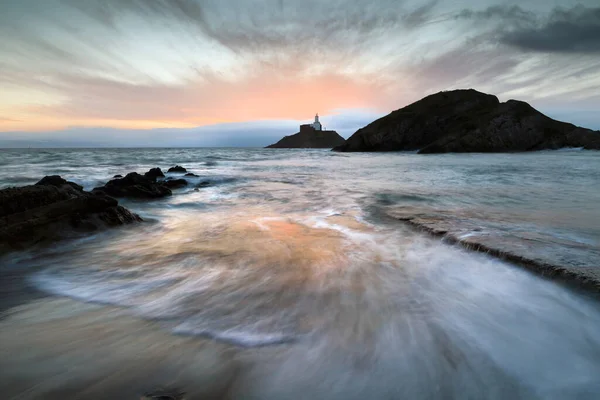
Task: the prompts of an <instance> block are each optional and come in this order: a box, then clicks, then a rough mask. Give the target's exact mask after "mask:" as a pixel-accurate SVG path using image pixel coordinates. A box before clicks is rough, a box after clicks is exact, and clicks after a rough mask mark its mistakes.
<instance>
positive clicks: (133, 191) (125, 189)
mask: <svg viewBox="0 0 600 400" xmlns="http://www.w3.org/2000/svg"><path fill="white" fill-rule="evenodd" d="M93 192H94V193H97V192H102V193H106V194H107V195H109V196H114V197H131V198H136V199H156V198H161V197H165V196H170V195H171V194H172V193H171V189H169V188H168V187H167V186H165V185H164V183H163V182H155V181H154V180H153V179H150V178H147V177H145V176H143V175H140V174H138V173H137V172H131V173H129V174H127V175H126V176H125V177H124V178H120V179H113V180H111V181H109V182H107V183H106V185H104V186H102V187H98V188H95V189H94V190H93Z"/></svg>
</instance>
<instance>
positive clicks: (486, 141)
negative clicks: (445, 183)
mask: <svg viewBox="0 0 600 400" xmlns="http://www.w3.org/2000/svg"><path fill="white" fill-rule="evenodd" d="M563 147H583V148H585V149H596V150H598V149H600V132H596V131H592V130H589V129H584V128H579V127H576V126H575V125H572V124H568V123H564V122H559V121H555V120H553V119H551V118H549V117H547V116H545V115H544V114H542V113H540V112H539V111H537V110H535V109H534V108H533V107H531V106H530V105H529V104H527V103H525V102H521V101H516V100H509V101H508V102H506V103H500V101H499V100H498V98H497V97H496V96H492V95H489V94H484V93H480V92H477V91H475V90H472V89H470V90H454V91H449V92H440V93H437V94H434V95H431V96H428V97H425V98H424V99H422V100H420V101H418V102H416V103H413V104H411V105H409V106H407V107H404V108H402V109H399V110H396V111H394V112H392V113H391V114H389V115H387V116H385V117H383V118H380V119H378V120H377V121H375V122H373V123H371V124H369V125H367V126H366V127H364V128H362V129H359V130H358V131H357V132H356V133H355V134H354V135H352V136H351V137H350V138H349V139H348V140H347V141H346V143H345V144H344V145H341V146H338V147H336V148H334V150H335V151H419V153H424V154H425V153H448V152H456V153H464V152H521V151H534V150H547V149H559V148H563Z"/></svg>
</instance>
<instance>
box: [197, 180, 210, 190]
mask: <svg viewBox="0 0 600 400" xmlns="http://www.w3.org/2000/svg"><path fill="white" fill-rule="evenodd" d="M207 186H210V182H209V181H202V182H200V183H199V184H197V185H196V187H197V188H203V187H207Z"/></svg>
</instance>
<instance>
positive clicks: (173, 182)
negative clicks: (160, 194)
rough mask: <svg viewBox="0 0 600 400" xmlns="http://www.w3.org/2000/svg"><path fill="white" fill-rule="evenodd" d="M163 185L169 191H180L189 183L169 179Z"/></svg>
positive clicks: (183, 180)
mask: <svg viewBox="0 0 600 400" xmlns="http://www.w3.org/2000/svg"><path fill="white" fill-rule="evenodd" d="M163 184H164V185H165V186H166V187H168V188H169V189H179V188H182V187H185V186H187V184H188V181H186V180H185V179H167V180H166V181H164V182H163Z"/></svg>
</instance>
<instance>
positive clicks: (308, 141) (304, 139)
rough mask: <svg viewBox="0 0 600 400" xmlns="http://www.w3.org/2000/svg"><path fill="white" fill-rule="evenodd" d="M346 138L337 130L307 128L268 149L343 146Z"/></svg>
mask: <svg viewBox="0 0 600 400" xmlns="http://www.w3.org/2000/svg"><path fill="white" fill-rule="evenodd" d="M345 142H346V140H345V139H344V138H343V137H341V136H340V135H339V134H338V133H337V132H336V131H318V130H316V129H312V128H310V129H309V128H305V127H303V129H301V130H300V132H298V133H296V134H295V135H291V136H286V137H284V138H283V139H281V140H280V141H279V142H277V143H275V144H272V145H270V146H267V147H266V148H267V149H331V148H333V147H336V146H341V145H343V144H344V143H345Z"/></svg>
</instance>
